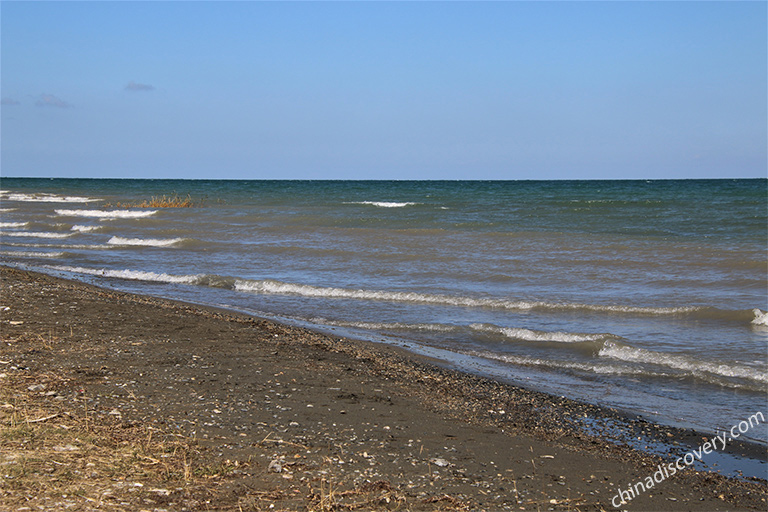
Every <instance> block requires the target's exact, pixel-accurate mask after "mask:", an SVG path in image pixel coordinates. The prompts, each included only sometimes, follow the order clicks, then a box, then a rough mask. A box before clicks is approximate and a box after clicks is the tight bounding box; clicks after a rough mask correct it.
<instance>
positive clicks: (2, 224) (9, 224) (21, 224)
mask: <svg viewBox="0 0 768 512" xmlns="http://www.w3.org/2000/svg"><path fill="white" fill-rule="evenodd" d="M28 224H29V222H0V228H23V227H25V226H27V225H28Z"/></svg>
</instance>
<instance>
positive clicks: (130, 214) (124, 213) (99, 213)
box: [55, 210, 157, 219]
mask: <svg viewBox="0 0 768 512" xmlns="http://www.w3.org/2000/svg"><path fill="white" fill-rule="evenodd" d="M55 211H56V214H57V215H61V216H63V217H93V218H97V219H139V218H143V217H149V216H150V215H154V214H156V213H157V210H55Z"/></svg>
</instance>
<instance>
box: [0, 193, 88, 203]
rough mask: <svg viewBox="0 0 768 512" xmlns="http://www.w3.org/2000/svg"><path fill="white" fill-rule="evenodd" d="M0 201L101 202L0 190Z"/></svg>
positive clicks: (78, 197)
mask: <svg viewBox="0 0 768 512" xmlns="http://www.w3.org/2000/svg"><path fill="white" fill-rule="evenodd" d="M0 199H3V200H5V201H23V202H34V203H92V202H96V201H101V199H94V198H92V197H80V196H61V195H57V194H46V193H43V192H40V193H35V194H23V193H14V192H10V191H8V190H0Z"/></svg>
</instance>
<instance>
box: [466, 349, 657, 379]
mask: <svg viewBox="0 0 768 512" xmlns="http://www.w3.org/2000/svg"><path fill="white" fill-rule="evenodd" d="M467 355H471V356H476V357H482V358H484V359H492V360H495V361H501V362H504V363H509V364H514V365H520V366H533V367H543V368H556V369H566V370H579V371H583V372H589V373H598V374H603V375H645V376H661V375H663V374H659V373H657V372H652V371H648V370H645V369H642V368H633V367H630V366H626V365H611V364H590V363H578V362H575V361H557V360H553V359H540V358H536V357H525V356H516V355H513V354H502V353H498V352H490V351H470V352H467Z"/></svg>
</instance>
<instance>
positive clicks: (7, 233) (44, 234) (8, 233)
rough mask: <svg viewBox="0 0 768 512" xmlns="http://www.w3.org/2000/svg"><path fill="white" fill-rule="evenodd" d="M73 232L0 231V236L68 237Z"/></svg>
mask: <svg viewBox="0 0 768 512" xmlns="http://www.w3.org/2000/svg"><path fill="white" fill-rule="evenodd" d="M73 234H74V233H49V232H40V231H0V236H16V237H27V238H68V237H70V236H72V235H73Z"/></svg>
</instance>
